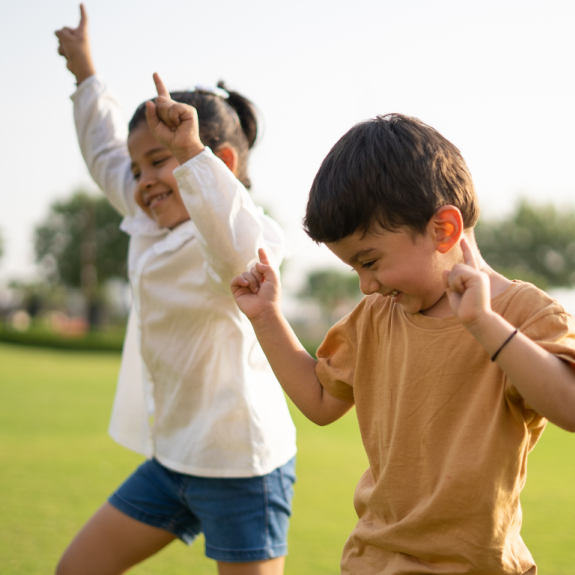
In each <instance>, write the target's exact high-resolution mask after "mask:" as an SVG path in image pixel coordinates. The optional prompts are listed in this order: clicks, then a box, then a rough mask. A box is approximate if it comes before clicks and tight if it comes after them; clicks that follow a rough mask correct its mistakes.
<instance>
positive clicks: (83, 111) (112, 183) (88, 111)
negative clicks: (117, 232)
mask: <svg viewBox="0 0 575 575" xmlns="http://www.w3.org/2000/svg"><path fill="white" fill-rule="evenodd" d="M71 98H72V102H73V103H74V122H75V124H76V133H77V135H78V143H79V144H80V151H81V152H82V156H83V157H84V161H85V162H86V166H87V168H88V171H89V172H90V175H91V176H92V178H93V179H94V181H95V182H96V184H98V186H99V187H100V188H101V189H102V191H103V192H104V193H105V194H106V196H107V197H108V200H109V201H110V203H111V204H112V205H113V206H114V208H115V209H116V210H118V212H119V213H120V214H122V215H123V216H133V215H135V213H136V208H137V204H136V201H135V199H134V191H135V185H136V183H135V180H134V177H133V175H132V170H131V161H130V155H129V153H128V147H127V137H128V128H127V124H126V120H125V118H124V116H123V114H122V110H121V107H120V103H119V102H118V100H117V98H116V96H115V95H114V93H113V92H112V91H111V90H110V89H109V88H108V86H106V84H105V83H104V82H103V81H102V80H101V79H100V78H99V77H98V76H90V77H89V78H87V79H86V80H84V81H83V82H82V83H81V84H80V86H78V89H77V90H76V92H75V93H74V94H72V96H71Z"/></svg>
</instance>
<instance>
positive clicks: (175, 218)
mask: <svg viewBox="0 0 575 575" xmlns="http://www.w3.org/2000/svg"><path fill="white" fill-rule="evenodd" d="M128 150H129V152H130V157H131V158H132V173H133V174H134V178H135V179H136V182H137V185H136V193H135V197H136V202H137V203H138V205H139V206H140V207H141V208H142V209H143V210H144V212H146V214H147V215H148V216H149V217H150V218H152V219H153V220H156V221H157V222H158V224H159V225H160V226H162V227H165V228H175V227H176V226H177V225H178V224H181V223H182V222H185V221H186V220H189V219H190V216H189V214H188V211H187V210H186V207H185V206H184V202H183V201H182V198H181V196H180V190H179V188H178V183H177V181H176V178H175V176H174V174H173V171H174V170H175V169H176V168H177V167H178V166H179V165H180V164H179V163H178V160H176V158H174V156H172V154H171V153H170V152H169V151H168V150H167V149H166V148H164V146H162V145H161V144H160V143H159V142H158V141H157V140H156V139H155V138H154V136H152V132H150V128H148V123H147V122H142V123H140V125H139V126H137V127H136V128H134V129H133V130H132V131H131V132H130V135H129V136H128Z"/></svg>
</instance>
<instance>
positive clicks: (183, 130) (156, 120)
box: [146, 74, 204, 164]
mask: <svg viewBox="0 0 575 575" xmlns="http://www.w3.org/2000/svg"><path fill="white" fill-rule="evenodd" d="M154 82H155V84H156V90H157V91H158V97H157V98H156V100H155V101H154V102H152V101H151V100H150V101H148V102H146V118H147V119H148V125H149V127H150V131H151V132H152V135H153V136H154V138H156V140H158V142H160V144H162V146H165V147H166V148H168V150H170V152H171V153H172V154H173V156H174V157H175V158H176V159H177V160H178V162H179V163H180V164H184V163H185V162H187V161H188V160H190V159H191V158H193V157H194V156H197V155H198V154H199V153H201V152H202V151H203V150H204V145H203V144H202V141H201V140H200V128H199V124H198V114H197V112H196V109H195V108H194V107H192V106H188V105H187V104H182V103H180V102H175V101H174V100H172V98H171V97H170V94H169V92H168V90H166V87H165V86H164V83H163V82H162V80H161V79H160V76H159V75H158V74H154Z"/></svg>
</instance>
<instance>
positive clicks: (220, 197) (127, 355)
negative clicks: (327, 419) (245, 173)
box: [72, 76, 296, 477]
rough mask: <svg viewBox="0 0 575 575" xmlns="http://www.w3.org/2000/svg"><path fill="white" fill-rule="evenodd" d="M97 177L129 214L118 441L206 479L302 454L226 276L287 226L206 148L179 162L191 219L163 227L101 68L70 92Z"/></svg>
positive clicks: (272, 247)
mask: <svg viewBox="0 0 575 575" xmlns="http://www.w3.org/2000/svg"><path fill="white" fill-rule="evenodd" d="M72 100H73V102H74V117H75V121H76V129H77V132H78V140H79V143H80V148H81V151H82V155H83V156H84V160H85V161H86V164H87V166H88V169H89V171H90V173H91V175H92V177H93V178H94V180H95V181H96V183H97V184H98V185H99V186H100V187H101V188H102V189H103V190H104V192H105V193H106V195H107V196H108V199H109V200H110V202H111V203H112V205H113V206H114V207H115V208H116V209H117V210H118V211H119V212H120V213H121V214H123V215H124V216H125V218H124V221H123V223H122V229H123V230H124V231H126V232H127V233H128V234H130V249H129V256H128V268H129V275H130V282H131V284H132V290H133V309H132V311H131V313H130V319H129V321H128V329H127V333H126V340H125V342H124V351H123V355H122V365H121V368H120V375H119V379H118V388H117V392H116V398H115V402H114V408H113V411H112V420H111V423H110V434H111V436H112V437H113V438H114V439H115V440H116V441H118V442H119V443H121V444H122V445H124V446H126V447H128V448H130V449H132V450H134V451H137V452H139V453H142V454H144V455H146V456H147V457H152V456H153V457H155V458H157V459H158V461H160V462H161V463H162V464H163V465H165V466H166V467H168V468H170V469H173V470H175V471H179V472H181V473H188V474H191V475H200V476H206V477H250V476H256V475H264V474H266V473H269V472H271V471H272V470H273V469H275V468H277V467H279V466H280V465H283V464H284V463H286V462H287V461H289V460H290V459H291V458H292V457H293V456H294V455H295V451H296V448H295V428H294V425H293V423H292V420H291V417H290V415H289V411H288V408H287V405H286V401H285V398H284V395H283V391H282V389H281V387H280V386H279V384H278V382H277V380H276V379H275V377H274V375H273V372H272V371H271V368H270V367H269V364H268V362H267V360H266V358H265V356H264V354H263V352H262V350H261V348H260V346H259V344H258V341H257V339H256V337H255V334H254V332H253V329H252V327H251V324H250V323H249V321H248V320H247V319H246V317H245V316H244V315H243V314H242V313H241V312H240V311H239V309H238V307H237V306H236V305H235V302H234V299H233V296H232V295H231V292H230V289H229V284H230V281H231V279H232V278H233V277H234V276H236V275H239V274H240V273H241V272H243V271H245V270H247V269H249V267H250V266H251V265H252V264H253V263H254V262H255V261H256V260H257V250H258V248H260V247H263V248H265V249H266V251H267V252H268V253H269V254H271V256H272V257H273V258H274V260H275V262H276V263H279V262H280V261H281V259H282V258H283V254H284V236H283V233H282V231H281V229H280V228H279V226H278V225H277V224H276V223H275V222H274V221H273V220H272V219H270V218H269V217H267V216H265V215H264V213H263V211H262V210H261V208H258V207H256V206H255V204H254V203H253V201H252V199H251V197H250V195H249V194H248V192H247V191H246V189H245V188H244V186H243V185H242V184H241V183H240V182H239V181H238V180H237V178H235V176H233V174H232V173H231V172H230V171H229V170H228V168H227V167H226V166H225V165H224V164H223V162H221V161H220V160H219V159H218V158H217V157H215V156H214V155H213V154H212V152H211V151H210V150H209V149H206V150H205V151H204V152H202V153H201V154H199V155H198V156H196V157H195V158H193V159H191V160H190V161H189V162H187V163H186V164H184V165H183V166H180V167H179V168H178V169H177V170H175V172H174V175H175V176H176V179H177V182H178V186H179V189H180V194H181V196H182V199H183V202H184V204H185V206H186V208H187V210H188V212H189V214H190V217H191V220H189V221H187V222H184V223H183V224H180V225H179V226H177V227H176V228H175V229H173V230H169V229H165V228H160V227H159V226H158V225H157V223H156V222H155V221H153V220H152V219H150V218H149V217H148V216H146V215H145V214H144V212H143V211H142V210H141V209H140V208H139V207H138V206H137V204H136V202H135V200H134V191H135V181H134V178H133V176H132V173H131V169H130V157H129V154H128V151H127V146H126V137H127V129H126V123H125V120H124V118H123V117H122V114H121V112H120V107H119V104H118V102H117V100H116V98H115V97H114V95H113V94H112V92H111V91H110V90H109V88H108V87H107V86H106V85H105V84H104V83H103V82H102V80H101V79H100V78H99V77H97V76H92V77H91V78H88V79H87V80H85V81H84V82H82V84H81V85H80V86H79V88H78V90H77V91H76V93H75V94H74V95H73V96H72Z"/></svg>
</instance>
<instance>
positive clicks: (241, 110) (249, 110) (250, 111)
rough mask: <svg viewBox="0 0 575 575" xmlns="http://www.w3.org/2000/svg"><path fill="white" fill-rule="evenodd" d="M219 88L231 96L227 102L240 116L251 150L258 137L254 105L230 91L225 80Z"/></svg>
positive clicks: (219, 83)
mask: <svg viewBox="0 0 575 575" xmlns="http://www.w3.org/2000/svg"><path fill="white" fill-rule="evenodd" d="M218 88H221V89H222V90H225V91H226V92H227V93H228V94H229V95H230V96H229V98H227V99H226V102H227V103H228V104H229V105H230V106H231V107H232V108H233V109H234V110H235V112H236V114H237V115H238V118H239V119H240V125H241V127H242V130H243V132H244V134H245V135H246V138H247V141H248V147H249V148H251V147H252V146H253V145H254V144H255V142H256V140H257V137H258V120H257V113H256V109H255V107H254V105H253V104H252V102H250V101H249V100H248V99H247V98H245V97H244V96H242V95H241V94H238V92H233V91H230V90H228V89H227V88H226V85H225V83H224V81H223V80H220V81H219V82H218Z"/></svg>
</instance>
